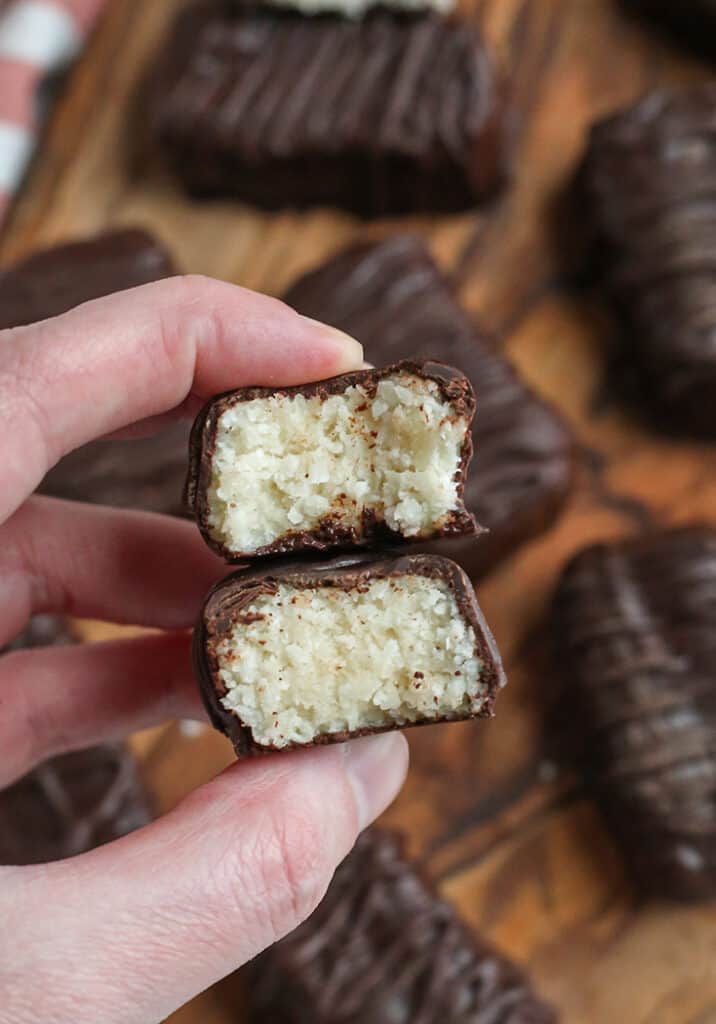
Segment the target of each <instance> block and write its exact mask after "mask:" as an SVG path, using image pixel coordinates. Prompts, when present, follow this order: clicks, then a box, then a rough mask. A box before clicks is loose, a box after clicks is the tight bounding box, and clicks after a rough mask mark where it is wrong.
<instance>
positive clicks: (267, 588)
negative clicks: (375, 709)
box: [193, 554, 505, 757]
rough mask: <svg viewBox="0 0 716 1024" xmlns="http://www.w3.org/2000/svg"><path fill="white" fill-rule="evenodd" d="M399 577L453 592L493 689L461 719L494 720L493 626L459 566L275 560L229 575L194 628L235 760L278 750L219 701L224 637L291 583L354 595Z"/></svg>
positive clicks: (340, 737)
mask: <svg viewBox="0 0 716 1024" xmlns="http://www.w3.org/2000/svg"><path fill="white" fill-rule="evenodd" d="M401 576H427V577H430V578H432V579H439V580H442V581H444V582H445V583H446V584H447V586H448V587H449V589H450V590H451V592H452V594H453V595H454V597H455V600H456V602H457V605H458V608H459V610H460V614H461V615H462V616H463V618H464V619H465V621H466V622H468V623H469V625H471V626H472V628H473V630H474V632H475V644H476V654H477V656H478V657H479V658H480V659H481V661H482V663H483V668H482V673H481V679H480V682H481V683H484V684H485V685H486V686H487V689H488V698H487V701H486V703H485V705H484V707H483V709H482V711H481V712H480V713H479V715H462V716H461V718H474V717H480V718H489V717H491V716H492V714H493V707H494V703H495V700H496V698H497V694H498V692H499V690H500V689H501V688H502V687H503V686H504V684H505V675H504V670H503V668H502V660H501V658H500V652H499V651H498V649H497V644H496V643H495V640H494V638H493V636H492V633H491V632H490V627H489V626H488V625H487V622H486V621H485V617H484V615H483V614H482V611H481V609H480V607H479V605H478V603H477V598H476V597H475V591H474V590H473V588H472V584H471V583H470V581H469V579H468V578H467V576H466V575H465V573H464V572H463V571H462V569H460V567H459V566H458V565H456V564H455V563H454V562H451V561H450V560H449V559H447V558H440V557H438V556H436V555H404V556H402V557H400V556H398V557H386V558H381V559H377V558H375V557H374V556H373V555H370V554H363V555H346V556H344V557H342V558H334V559H332V560H329V561H324V562H301V561H286V562H277V561H275V562H273V563H271V564H269V565H268V566H267V567H266V568H263V569H254V570H239V571H238V572H234V573H231V574H230V575H229V576H226V577H225V578H224V579H223V580H221V581H220V582H219V583H217V584H216V586H215V587H214V589H213V590H212V591H211V592H210V594H209V596H208V597H207V599H206V603H205V604H204V608H203V610H202V613H201V616H200V618H199V622H198V623H197V626H196V629H195V630H194V648H193V649H194V669H195V674H196V677H197V679H198V680H199V686H200V689H201V695H202V699H203V701H204V706H205V707H206V710H207V712H208V714H209V718H210V719H211V722H212V725H213V726H214V727H215V728H216V729H218V730H219V731H220V732H223V733H224V734H225V735H226V736H228V737H229V739H230V740H231V741H232V743H233V744H234V749H235V750H236V754H237V756H238V757H244V756H246V755H247V754H256V753H261V752H265V751H269V750H272V749H274V748H272V747H268V746H262V745H261V744H259V743H256V742H254V739H253V736H252V733H251V730H250V728H248V727H247V726H245V725H244V724H243V723H242V722H241V721H240V719H239V718H238V717H237V715H236V714H234V713H233V712H231V711H227V710H226V708H224V707H223V705H222V704H221V698H222V697H224V696H225V694H226V690H225V688H224V686H223V684H222V682H221V679H220V678H219V662H218V658H217V654H216V651H217V647H218V645H219V644H220V643H221V641H222V640H223V639H224V637H225V636H226V634H227V633H229V632H231V630H232V629H233V628H234V627H235V626H236V625H237V623H241V622H242V621H245V620H244V619H243V615H244V612H243V609H244V608H246V607H247V606H248V605H250V604H251V603H252V602H253V601H255V600H256V599H257V598H258V597H259V596H260V595H262V594H274V593H276V591H277V589H278V585H279V584H280V583H286V584H290V585H291V586H293V587H294V588H296V589H299V590H310V589H316V588H318V587H335V588H339V589H342V590H354V589H357V588H358V587H361V586H363V585H364V584H365V583H366V582H368V581H370V580H375V579H386V578H392V579H396V578H400V577H401ZM455 720H457V719H453V718H449V717H447V716H446V717H443V718H431V719H429V720H426V721H424V722H415V723H412V724H413V725H432V724H434V723H437V722H444V721H455ZM399 728H404V727H403V726H398V725H388V726H384V727H382V728H375V727H370V728H365V729H357V730H355V731H352V732H350V733H347V732H340V733H330V734H329V733H325V734H323V735H320V736H317V737H316V738H315V739H314V740H313V741H312V745H317V744H325V743H342V742H343V741H344V740H347V739H352V738H353V737H355V736H361V735H365V734H372V733H376V732H388V731H391V730H394V729H399ZM305 745H306V744H296V743H294V744H289V745H286V746H283V747H280V748H277V749H281V750H289V749H291V748H292V747H300V746H305Z"/></svg>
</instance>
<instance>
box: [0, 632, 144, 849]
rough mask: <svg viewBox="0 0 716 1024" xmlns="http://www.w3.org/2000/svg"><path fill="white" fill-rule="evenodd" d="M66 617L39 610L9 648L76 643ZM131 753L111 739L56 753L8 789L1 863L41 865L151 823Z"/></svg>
mask: <svg viewBox="0 0 716 1024" xmlns="http://www.w3.org/2000/svg"><path fill="white" fill-rule="evenodd" d="M75 642H76V638H75V636H74V635H73V633H72V631H71V629H70V628H69V627H68V625H67V624H66V622H65V621H64V620H63V619H62V618H59V617H57V616H52V615H36V616H34V617H33V619H32V620H31V621H30V623H29V625H28V627H27V629H26V630H25V631H24V632H23V633H22V634H21V635H20V636H19V637H18V638H17V639H16V640H15V641H13V643H12V644H10V645H9V648H8V649H9V650H11V651H12V650H19V649H21V648H28V647H30V648H31V647H44V646H48V645H57V644H71V643H75ZM151 817H152V813H151V806H150V801H149V797H148V795H147V793H146V791H145V789H144V786H143V785H142V782H141V780H140V778H139V774H138V771H137V767H136V764H135V762H134V759H133V758H132V756H131V754H130V752H129V751H128V750H127V749H126V747H124V746H122V745H121V744H115V743H107V744H103V745H101V746H97V747H93V748H91V749H90V750H83V751H79V752H76V753H71V754H62V755H60V756H59V757H54V758H52V759H51V760H49V761H46V762H45V763H44V764H42V765H40V766H39V767H37V768H35V769H34V770H33V771H31V772H30V773H29V774H28V775H26V776H25V777H24V778H22V779H20V780H19V781H18V782H16V783H14V784H13V785H12V786H9V787H8V788H7V789H4V790H1V791H0V864H41V863H47V862H49V861H54V860H61V859H63V858H65V857H72V856H74V855H75V854H78V853H84V852H85V851H86V850H91V849H93V848H94V847H95V846H100V845H101V844H102V843H107V842H110V841H111V840H113V839H118V838H119V837H120V836H123V835H126V834H127V833H128V832H131V831H133V830H134V829H136V828H140V827H141V826H142V825H145V824H146V823H147V822H148V821H150V820H151Z"/></svg>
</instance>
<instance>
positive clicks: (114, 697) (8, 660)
mask: <svg viewBox="0 0 716 1024" xmlns="http://www.w3.org/2000/svg"><path fill="white" fill-rule="evenodd" d="M190 647H191V636H190V635H189V634H188V633H168V634H152V635H149V636H141V637H132V638H129V639H123V640H110V641H108V642H106V643H95V644H77V645H76V646H72V645H69V646H66V647H44V648H37V649H35V650H28V651H16V652H13V653H11V654H5V655H3V657H2V658H0V750H2V759H1V760H0V789H2V787H3V786H8V785H10V783H12V782H14V781H15V780H16V779H18V778H20V776H21V775H24V774H25V773H26V772H28V771H30V769H31V768H33V767H35V765H37V764H38V763H39V762H41V761H44V760H45V759H46V758H48V757H52V756H54V755H55V754H62V753H65V752H66V751H68V750H80V749H84V748H85V747H89V746H92V745H93V744H95V743H101V742H104V741H108V740H114V739H119V738H120V737H123V736H126V735H127V734H128V733H130V732H132V731H134V730H136V729H144V728H147V727H148V726H151V725H157V724H159V723H160V722H164V721H166V720H167V719H170V718H197V719H203V718H204V717H205V716H204V713H203V709H202V704H201V699H200V697H199V692H198V689H197V686H196V682H195V680H194V678H193V674H192V671H191V656H190Z"/></svg>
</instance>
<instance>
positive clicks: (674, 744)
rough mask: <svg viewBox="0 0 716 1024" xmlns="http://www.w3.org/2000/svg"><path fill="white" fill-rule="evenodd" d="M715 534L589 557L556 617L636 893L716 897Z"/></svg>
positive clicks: (683, 534) (601, 788) (582, 730)
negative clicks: (715, 796)
mask: <svg viewBox="0 0 716 1024" xmlns="http://www.w3.org/2000/svg"><path fill="white" fill-rule="evenodd" d="M715 598H716V531H714V530H713V529H708V528H698V527H690V528H681V529H676V530H672V531H667V532H664V533H660V534H655V535H653V536H644V537H640V538H634V539H629V540H625V541H621V542H617V543H608V544H598V545H595V546H593V547H590V548H587V549H585V550H583V551H582V552H580V553H579V554H578V555H577V556H576V557H575V558H574V559H573V560H572V562H571V563H570V564H569V566H568V567H567V568H566V570H565V571H564V573H563V575H562V578H561V581H560V583H559V586H558V589H557V594H556V599H555V605H554V634H555V652H556V665H557V666H558V667H559V668H560V670H561V671H562V672H563V674H564V680H565V687H566V690H565V700H566V701H567V702H568V704H569V708H570V710H571V711H572V712H573V714H572V715H571V717H570V722H571V726H570V728H571V729H575V730H577V735H578V736H579V740H580V742H579V751H580V756H581V758H582V759H583V768H584V770H585V773H586V776H587V779H588V781H589V783H590V785H591V786H592V789H593V792H594V794H595V796H596V798H597V800H598V802H599V804H600V806H601V807H602V810H603V811H604V814H605V816H606V818H607V821H608V823H609V825H610V826H611V828H612V830H613V832H614V835H615V836H616V838H617V840H618V841H619V842H620V843H621V845H622V848H623V850H624V853H625V855H626V857H627V860H628V863H629V865H630V867H631V869H632V874H633V878H634V881H635V882H636V884H637V885H638V886H639V887H640V888H641V889H642V890H644V891H645V892H647V893H648V894H649V895H651V896H653V897H655V898H657V899H682V900H712V899H714V898H715V897H716V801H715V800H714V795H715V794H716V677H715V676H714V658H715V657H716V600H715Z"/></svg>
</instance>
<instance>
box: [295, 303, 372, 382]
mask: <svg viewBox="0 0 716 1024" xmlns="http://www.w3.org/2000/svg"><path fill="white" fill-rule="evenodd" d="M302 319H303V320H306V321H307V322H308V323H309V324H311V325H312V326H313V327H317V328H320V330H321V333H322V334H323V335H324V336H325V337H329V338H331V339H332V341H334V342H335V343H336V348H337V350H338V351H337V355H338V365H337V367H336V373H344V372H345V371H347V370H359V369H360V368H361V365H362V363H363V346H362V345H361V343H360V342H359V341H356V339H355V338H352V337H351V336H350V334H346V333H345V332H344V331H339V330H338V328H337V327H330V326H329V325H328V324H323V323H321V321H320V320H312V319H311V317H310V316H304V317H302Z"/></svg>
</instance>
